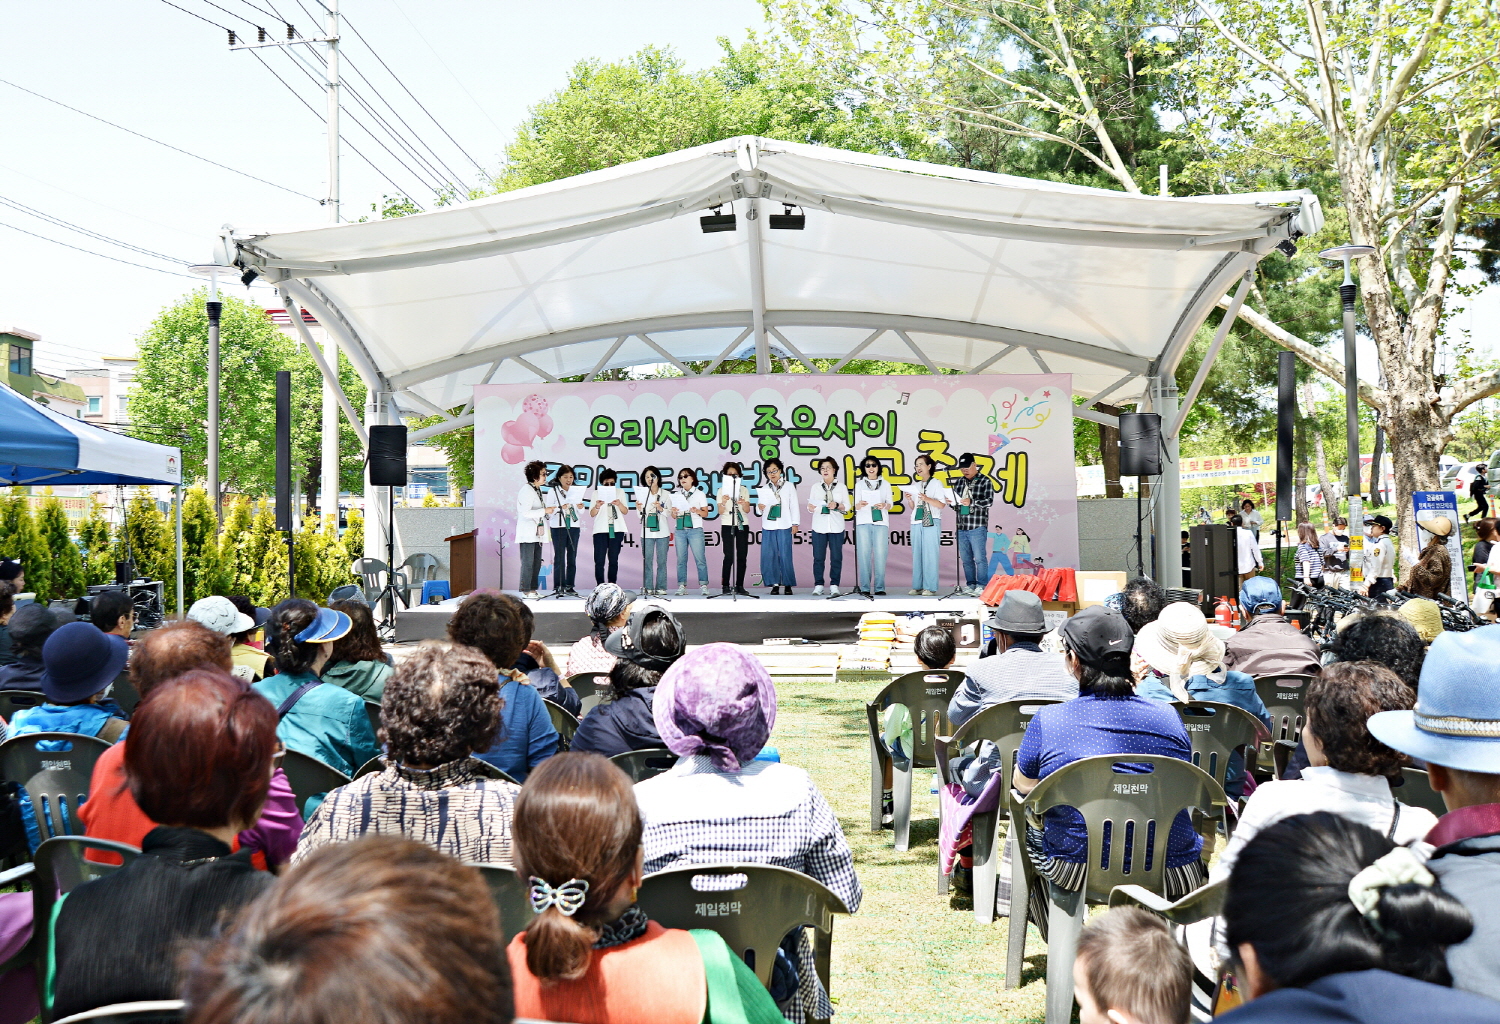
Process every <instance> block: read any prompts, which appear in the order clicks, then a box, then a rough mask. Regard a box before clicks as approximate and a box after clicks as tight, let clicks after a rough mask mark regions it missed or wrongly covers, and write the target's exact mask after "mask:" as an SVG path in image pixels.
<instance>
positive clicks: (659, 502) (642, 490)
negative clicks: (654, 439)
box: [635, 466, 672, 597]
mask: <svg viewBox="0 0 1500 1024" xmlns="http://www.w3.org/2000/svg"><path fill="white" fill-rule="evenodd" d="M635 507H636V508H637V509H639V510H640V513H641V593H643V594H645V595H646V596H647V597H652V596H655V597H666V596H667V548H669V547H671V546H672V495H671V494H669V493H668V492H666V491H664V490H663V489H662V486H661V470H659V469H657V468H656V467H655V466H647V467H646V468H645V469H643V470H641V486H639V487H637V488H636V489H635Z"/></svg>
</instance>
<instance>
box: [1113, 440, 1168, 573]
mask: <svg viewBox="0 0 1500 1024" xmlns="http://www.w3.org/2000/svg"><path fill="white" fill-rule="evenodd" d="M1160 475H1161V416H1160V414H1158V413H1154V412H1122V413H1121V414H1120V476H1122V477H1126V476H1133V477H1135V564H1136V572H1137V573H1138V574H1139V575H1141V576H1144V575H1146V542H1145V537H1144V536H1143V533H1142V529H1141V521H1142V520H1143V519H1144V518H1145V512H1144V510H1143V509H1142V508H1141V501H1142V497H1143V496H1144V494H1145V491H1146V488H1145V487H1144V486H1143V478H1144V477H1148V476H1160Z"/></svg>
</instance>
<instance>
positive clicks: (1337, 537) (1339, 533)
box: [1318, 516, 1349, 587]
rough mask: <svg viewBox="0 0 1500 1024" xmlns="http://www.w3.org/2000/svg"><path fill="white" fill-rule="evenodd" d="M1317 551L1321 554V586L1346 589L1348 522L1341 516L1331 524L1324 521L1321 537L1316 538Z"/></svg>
mask: <svg viewBox="0 0 1500 1024" xmlns="http://www.w3.org/2000/svg"><path fill="white" fill-rule="evenodd" d="M1318 550H1319V551H1321V552H1322V554H1323V585H1324V586H1325V587H1347V586H1348V585H1349V520H1347V519H1345V518H1344V517H1343V516H1337V517H1335V518H1334V520H1333V522H1332V523H1331V524H1330V523H1328V522H1326V521H1325V522H1324V524H1323V535H1322V536H1321V537H1319V538H1318Z"/></svg>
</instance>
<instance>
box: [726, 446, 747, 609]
mask: <svg viewBox="0 0 1500 1024" xmlns="http://www.w3.org/2000/svg"><path fill="white" fill-rule="evenodd" d="M720 475H721V476H722V477H723V480H721V481H720V483H719V537H720V539H721V540H722V541H723V543H724V574H723V577H722V583H723V586H724V593H726V594H728V593H729V574H730V572H733V573H734V592H735V593H736V594H738V595H739V596H740V597H755V596H756V595H754V594H752V593H750V592H749V591H748V590H746V589H745V556H746V555H747V554H749V552H750V497H751V492H750V488H748V487H746V486H745V481H744V480H742V479H740V464H739V463H738V462H726V463H724V468H723V469H722V470H721V471H720Z"/></svg>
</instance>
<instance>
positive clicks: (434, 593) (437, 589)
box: [422, 580, 453, 604]
mask: <svg viewBox="0 0 1500 1024" xmlns="http://www.w3.org/2000/svg"><path fill="white" fill-rule="evenodd" d="M452 596H453V595H452V594H451V593H449V591H448V581H447V580H423V581H422V603H423V604H436V603H437V601H434V600H433V598H437V599H438V600H441V601H446V600H448V598H450V597H452Z"/></svg>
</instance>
